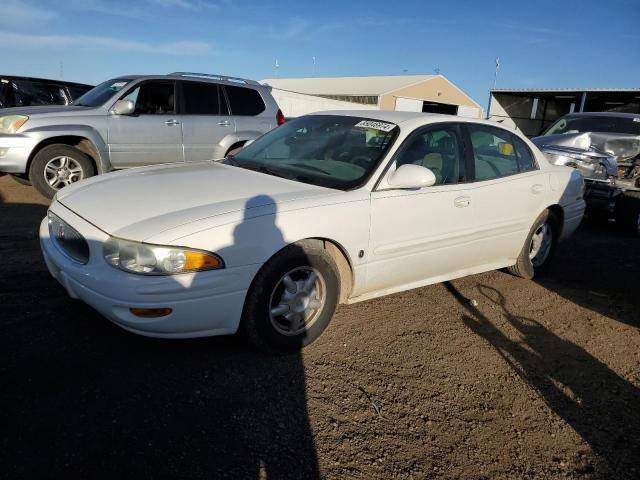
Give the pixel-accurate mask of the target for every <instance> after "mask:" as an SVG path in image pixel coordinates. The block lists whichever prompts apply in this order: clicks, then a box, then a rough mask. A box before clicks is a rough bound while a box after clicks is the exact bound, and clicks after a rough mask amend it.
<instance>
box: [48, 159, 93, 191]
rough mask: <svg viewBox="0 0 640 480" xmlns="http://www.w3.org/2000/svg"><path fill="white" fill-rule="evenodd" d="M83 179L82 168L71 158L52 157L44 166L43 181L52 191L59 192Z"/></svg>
mask: <svg viewBox="0 0 640 480" xmlns="http://www.w3.org/2000/svg"><path fill="white" fill-rule="evenodd" d="M83 178H84V171H83V170H82V166H81V165H80V163H78V161H77V160H75V159H73V158H72V157H68V156H58V157H54V158H52V159H51V160H49V161H48V162H47V164H46V165H45V166H44V179H45V181H46V182H47V184H48V185H49V186H50V187H51V188H53V189H54V190H60V189H61V188H62V187H66V186H68V185H71V184H72V183H75V182H78V181H80V180H82V179H83Z"/></svg>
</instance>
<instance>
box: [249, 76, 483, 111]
mask: <svg viewBox="0 0 640 480" xmlns="http://www.w3.org/2000/svg"><path fill="white" fill-rule="evenodd" d="M261 83H264V84H267V85H271V86H272V87H274V88H277V89H281V90H285V91H290V92H297V93H300V94H305V95H313V96H317V97H324V98H327V99H332V100H338V101H342V102H351V103H353V104H357V105H355V106H354V109H355V108H358V105H360V106H362V105H366V106H370V107H374V108H377V109H380V110H402V111H414V112H431V113H447V114H450V115H461V116H465V117H472V118H480V117H481V116H482V107H481V106H480V105H479V104H478V103H476V102H475V101H473V100H472V99H471V97H469V96H468V95H467V94H465V93H464V92H463V91H462V90H460V89H459V88H458V87H457V86H455V85H454V84H453V83H451V82H450V81H449V80H447V79H446V78H445V77H443V76H442V75H385V76H371V77H312V78H268V79H265V80H262V81H261Z"/></svg>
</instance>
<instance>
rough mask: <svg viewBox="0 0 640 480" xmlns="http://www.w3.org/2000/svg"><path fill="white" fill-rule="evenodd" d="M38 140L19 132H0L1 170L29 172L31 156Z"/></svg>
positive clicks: (6, 171) (5, 171)
mask: <svg viewBox="0 0 640 480" xmlns="http://www.w3.org/2000/svg"><path fill="white" fill-rule="evenodd" d="M36 144H37V140H35V139H33V138H31V137H29V136H27V135H21V134H19V133H15V134H5V133H0V172H4V173H27V163H29V156H30V155H31V152H32V151H33V149H34V148H35V146H36Z"/></svg>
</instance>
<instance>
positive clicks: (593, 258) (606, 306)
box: [534, 221, 640, 328]
mask: <svg viewBox="0 0 640 480" xmlns="http://www.w3.org/2000/svg"><path fill="white" fill-rule="evenodd" d="M575 242H580V246H579V248H576V246H575ZM632 279H635V281H631V280H632ZM534 281H535V282H536V283H539V284H540V285H542V286H543V287H545V288H546V289H548V290H550V291H554V292H556V293H558V294H559V295H561V296H562V297H564V298H566V299H567V300H569V301H571V302H573V303H575V304H577V305H580V306H582V307H584V308H586V309H588V310H591V311H594V312H598V313H600V314H602V315H605V316H607V317H609V318H611V319H613V320H617V321H619V322H622V323H625V324H628V325H632V326H634V327H637V328H640V313H638V287H639V286H640V239H638V238H632V237H630V236H627V235H624V234H621V233H620V232H619V231H618V229H617V228H616V226H615V224H612V223H607V222H603V221H590V222H585V223H584V224H583V225H582V226H581V227H580V231H579V235H576V236H573V237H570V238H569V239H568V240H566V241H565V242H563V243H561V244H560V245H559V246H558V250H557V252H556V256H555V258H554V259H553V261H552V262H551V263H550V264H549V266H548V269H547V270H546V271H545V272H544V274H543V275H541V276H539V277H536V278H535V280H534Z"/></svg>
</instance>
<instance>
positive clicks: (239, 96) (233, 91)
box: [224, 85, 266, 115]
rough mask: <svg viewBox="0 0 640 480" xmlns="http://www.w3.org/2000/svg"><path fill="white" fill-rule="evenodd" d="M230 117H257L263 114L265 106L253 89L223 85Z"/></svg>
mask: <svg viewBox="0 0 640 480" xmlns="http://www.w3.org/2000/svg"><path fill="white" fill-rule="evenodd" d="M224 88H225V90H226V91H227V97H228V98H229V106H230V107H231V115H258V114H259V113H262V112H264V110H265V108H266V107H265V105H264V101H263V100H262V97H261V96H260V94H259V93H258V92H257V91H256V90H254V89H253V88H245V87H236V86H235V85H225V87H224Z"/></svg>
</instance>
